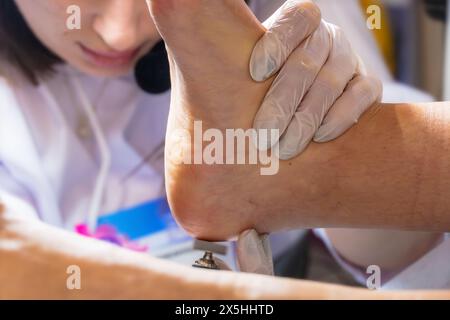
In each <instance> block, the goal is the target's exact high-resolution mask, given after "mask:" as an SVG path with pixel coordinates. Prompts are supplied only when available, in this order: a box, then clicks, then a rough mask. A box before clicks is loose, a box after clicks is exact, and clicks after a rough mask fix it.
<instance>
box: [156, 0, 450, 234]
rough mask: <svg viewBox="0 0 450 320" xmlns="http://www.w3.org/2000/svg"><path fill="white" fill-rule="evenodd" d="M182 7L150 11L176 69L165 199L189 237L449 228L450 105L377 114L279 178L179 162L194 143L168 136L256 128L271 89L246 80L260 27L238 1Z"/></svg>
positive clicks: (286, 167) (174, 1) (249, 169)
mask: <svg viewBox="0 0 450 320" xmlns="http://www.w3.org/2000/svg"><path fill="white" fill-rule="evenodd" d="M180 1H181V0H171V1H167V0H164V1H162V0H161V1H160V0H154V1H151V2H149V6H150V10H151V13H152V16H153V18H154V20H155V21H156V23H157V26H158V28H159V30H160V33H161V34H162V36H163V37H164V39H165V40H166V43H167V45H168V48H169V53H170V60H171V72H172V81H173V92H172V95H173V99H172V106H171V112H170V117H169V129H168V137H169V139H168V144H167V146H166V148H167V149H166V151H167V152H166V154H167V158H166V159H167V160H166V180H167V190H168V194H169V199H170V202H171V206H172V209H173V211H174V213H175V215H176V216H177V219H178V221H179V222H180V223H181V224H182V225H183V226H184V227H185V228H186V229H187V230H188V231H189V232H190V233H192V234H194V235H195V236H197V237H201V238H207V239H225V238H230V237H233V236H235V235H237V234H238V233H239V232H240V231H242V230H244V229H246V228H250V227H254V228H256V229H257V230H258V231H259V232H272V231H276V230H282V229H289V228H299V227H357V228H396V229H404V230H429V231H444V230H449V229H450V215H449V214H448V208H450V198H449V197H445V196H442V195H443V194H446V193H447V192H448V190H450V111H449V109H448V104H446V103H437V104H424V105H413V104H411V105H409V104H397V105H396V104H393V105H385V104H377V105H374V106H373V107H372V109H371V110H369V111H368V112H367V113H366V114H365V115H364V116H363V118H362V119H361V120H360V122H359V124H358V125H356V126H355V127H354V128H353V129H351V130H350V131H349V132H347V133H346V134H345V135H344V136H343V137H341V138H339V139H338V140H336V141H333V142H331V143H327V144H323V145H318V144H311V145H310V146H309V148H308V149H307V150H306V151H305V152H304V153H303V154H302V155H301V156H299V157H297V158H295V159H293V160H291V161H284V162H281V163H280V168H279V172H278V174H276V175H273V176H261V175H260V171H259V167H258V166H251V165H226V166H225V165H206V164H198V165H186V164H179V161H178V160H179V159H175V158H176V157H175V156H174V154H179V153H180V150H181V152H183V151H185V152H192V149H191V145H190V144H185V143H182V144H180V143H175V142H174V141H175V140H173V139H170V135H171V133H173V132H176V131H177V130H179V129H183V130H187V131H188V132H190V133H192V135H194V124H193V123H194V120H202V122H203V129H204V130H205V129H209V128H217V129H219V130H222V131H223V130H225V129H227V128H243V129H248V128H251V126H252V120H253V119H254V116H255V114H256V112H257V110H258V107H259V105H260V103H261V100H262V99H263V97H264V95H265V94H266V92H267V90H268V87H269V86H270V83H271V80H268V81H267V82H265V83H255V82H253V81H252V80H251V79H250V77H249V75H248V71H247V70H248V67H247V66H248V60H249V57H250V55H251V52H252V48H253V47H254V44H255V43H256V41H257V40H258V39H259V38H260V37H261V35H262V34H263V33H264V29H263V27H262V26H261V24H260V23H259V22H258V21H257V20H256V18H255V17H254V16H253V15H252V14H251V12H250V11H249V10H248V8H246V6H245V5H244V4H243V2H242V1H235V0H225V1H220V2H215V1H214V2H212V1H206V0H189V1H186V0H185V1H181V2H182V3H183V4H182V5H180V3H178V2H180ZM218 16H220V17H221V18H220V19H217V18H216V17H218ZM316 34H317V36H318V37H320V36H323V34H321V33H320V31H319V32H317V33H316ZM310 41H315V40H314V37H313V38H311V39H310ZM310 54H311V55H312V54H314V53H310ZM307 62H308V63H311V64H313V63H314V59H313V56H311V61H307ZM358 85H359V86H360V87H359V88H358V89H359V90H365V87H364V83H362V84H361V83H360V84H358ZM189 142H190V141H189ZM174 149H176V151H177V152H174ZM183 149H184V150H183ZM274 186H275V187H274Z"/></svg>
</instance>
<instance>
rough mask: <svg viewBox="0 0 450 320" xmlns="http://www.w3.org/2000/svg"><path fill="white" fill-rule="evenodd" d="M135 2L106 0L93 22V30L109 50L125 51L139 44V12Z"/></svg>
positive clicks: (129, 0)
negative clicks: (104, 5)
mask: <svg viewBox="0 0 450 320" xmlns="http://www.w3.org/2000/svg"><path fill="white" fill-rule="evenodd" d="M139 2H140V1H135V0H108V1H106V2H105V3H107V5H106V7H104V8H103V10H102V12H101V13H100V14H99V15H98V16H97V17H96V18H95V20H94V26H93V28H94V30H95V31H96V32H97V34H98V35H99V36H100V37H101V38H102V39H103V41H104V42H105V43H106V45H108V46H109V47H110V48H111V49H113V50H115V51H127V50H132V49H135V48H136V47H137V46H138V45H139V43H138V41H139V38H138V33H139V25H140V17H141V12H140V11H141V10H139V6H138V3H139Z"/></svg>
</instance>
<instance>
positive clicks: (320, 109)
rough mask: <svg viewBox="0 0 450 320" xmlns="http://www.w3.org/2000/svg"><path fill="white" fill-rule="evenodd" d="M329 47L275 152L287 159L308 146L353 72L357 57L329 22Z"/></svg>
mask: <svg viewBox="0 0 450 320" xmlns="http://www.w3.org/2000/svg"><path fill="white" fill-rule="evenodd" d="M329 26H330V28H331V30H330V32H331V33H332V34H333V39H334V41H333V47H332V49H331V52H330V56H329V57H328V60H327V62H326V63H325V65H324V66H323V68H322V69H321V70H320V72H319V74H318V76H317V77H316V79H315V81H314V83H313V85H312V86H311V88H310V89H309V91H308V93H307V94H306V96H305V98H304V99H303V100H302V102H301V103H300V106H299V107H298V109H297V112H296V113H295V115H294V118H293V120H292V121H291V123H290V124H289V126H288V128H287V129H286V131H285V133H284V135H283V136H282V138H281V141H280V149H279V152H280V154H279V156H280V159H282V160H288V159H291V158H293V157H295V156H297V155H298V154H300V153H301V152H303V151H304V149H305V148H306V147H307V146H308V144H309V143H310V142H311V140H312V139H313V137H314V135H315V133H316V131H317V130H318V129H319V126H320V125H321V123H322V121H323V120H324V118H325V116H326V114H327V113H328V111H329V110H330V108H332V107H333V104H334V103H335V101H336V100H337V99H338V98H339V96H340V95H341V94H342V93H343V92H344V89H345V88H346V87H347V84H348V83H349V81H350V80H352V78H353V77H354V75H355V72H356V69H357V64H358V59H357V57H356V56H355V55H354V54H353V51H352V49H351V46H350V43H349V42H348V41H347V39H346V38H345V37H344V36H343V34H342V32H341V31H340V29H338V28H335V26H332V25H329Z"/></svg>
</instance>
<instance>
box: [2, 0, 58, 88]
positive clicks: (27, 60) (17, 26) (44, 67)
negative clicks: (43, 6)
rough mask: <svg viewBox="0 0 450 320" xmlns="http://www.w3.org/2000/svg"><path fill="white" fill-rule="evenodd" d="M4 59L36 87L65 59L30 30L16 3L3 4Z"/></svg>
mask: <svg viewBox="0 0 450 320" xmlns="http://www.w3.org/2000/svg"><path fill="white" fill-rule="evenodd" d="M0 59H1V60H3V61H4V62H6V63H8V64H11V65H12V66H13V67H15V68H16V69H19V70H20V71H21V72H22V73H23V74H24V75H25V76H26V78H27V79H28V80H30V81H31V82H32V83H33V84H35V85H36V84H38V81H39V77H40V76H42V75H44V74H47V73H50V72H51V71H52V67H53V66H54V65H55V64H56V63H58V62H61V59H60V58H59V57H57V56H56V55H55V54H54V53H52V52H51V51H50V50H49V49H47V48H46V47H45V46H44V45H43V44H42V43H41V42H40V41H39V39H37V38H36V36H35V35H34V33H33V31H31V29H30V28H29V26H28V24H27V22H26V21H25V19H24V18H23V16H22V14H21V13H20V11H19V9H18V8H17V5H16V3H15V1H14V0H0Z"/></svg>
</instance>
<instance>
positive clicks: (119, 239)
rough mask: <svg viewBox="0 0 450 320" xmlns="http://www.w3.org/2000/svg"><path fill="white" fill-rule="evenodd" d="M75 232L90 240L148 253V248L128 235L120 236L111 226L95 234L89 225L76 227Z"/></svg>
mask: <svg viewBox="0 0 450 320" xmlns="http://www.w3.org/2000/svg"><path fill="white" fill-rule="evenodd" d="M75 231H76V232H77V233H78V234H80V235H83V236H85V237H88V238H94V239H98V240H103V241H107V242H109V243H112V244H115V245H117V246H119V247H123V248H126V249H130V250H133V251H137V252H147V251H148V247H147V246H144V245H140V244H138V243H136V242H133V241H131V240H129V239H128V237H127V236H126V235H122V234H120V233H119V232H118V231H117V229H116V228H115V227H113V226H110V225H106V224H104V225H101V226H99V227H98V228H97V229H96V230H95V232H94V233H92V232H90V231H89V228H88V226H87V224H85V223H83V224H79V225H76V226H75Z"/></svg>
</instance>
